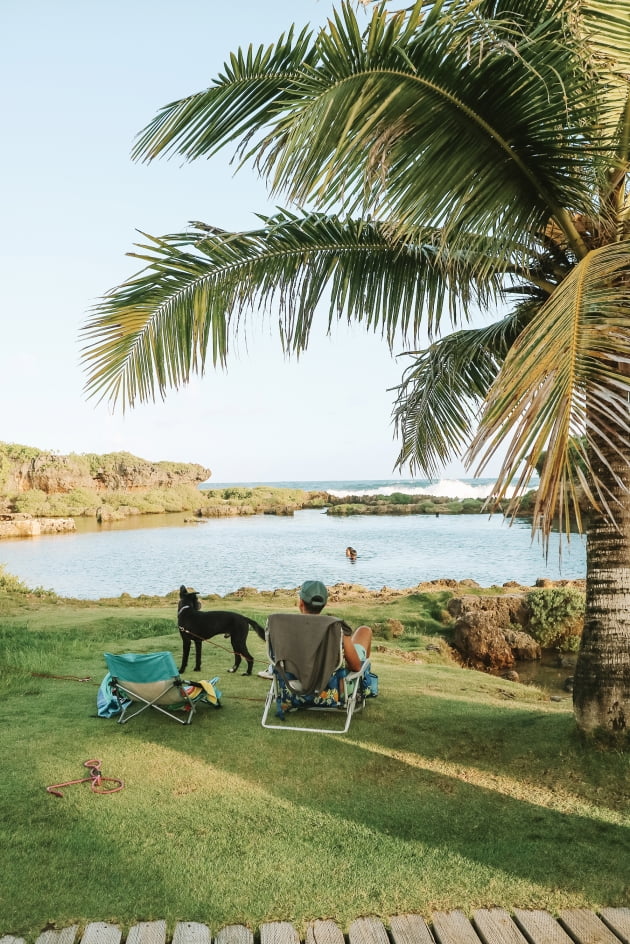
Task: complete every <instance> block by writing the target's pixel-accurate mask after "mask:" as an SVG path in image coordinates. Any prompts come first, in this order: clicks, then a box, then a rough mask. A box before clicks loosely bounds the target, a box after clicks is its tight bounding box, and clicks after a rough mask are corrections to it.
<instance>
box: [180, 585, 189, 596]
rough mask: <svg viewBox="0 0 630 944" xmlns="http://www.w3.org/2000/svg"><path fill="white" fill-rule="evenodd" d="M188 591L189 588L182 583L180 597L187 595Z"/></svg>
mask: <svg viewBox="0 0 630 944" xmlns="http://www.w3.org/2000/svg"><path fill="white" fill-rule="evenodd" d="M187 593H188V590H187V589H186V587H185V586H184V584H182V585H181V587H180V588H179V595H180V597H185V596H186V594H187Z"/></svg>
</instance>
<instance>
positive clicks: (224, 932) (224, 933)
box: [173, 924, 254, 944]
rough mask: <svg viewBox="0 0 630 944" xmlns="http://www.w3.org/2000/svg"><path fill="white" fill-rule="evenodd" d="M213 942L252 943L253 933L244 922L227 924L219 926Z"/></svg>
mask: <svg viewBox="0 0 630 944" xmlns="http://www.w3.org/2000/svg"><path fill="white" fill-rule="evenodd" d="M215 942H216V944H254V935H253V934H252V932H251V931H250V930H249V928H246V927H245V925H244V924H228V925H226V926H225V927H224V928H221V930H220V931H219V933H218V934H217V936H216V937H215ZM173 944H175V942H173Z"/></svg>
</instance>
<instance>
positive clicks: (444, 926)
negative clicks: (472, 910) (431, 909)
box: [431, 909, 479, 944]
mask: <svg viewBox="0 0 630 944" xmlns="http://www.w3.org/2000/svg"><path fill="white" fill-rule="evenodd" d="M431 919H432V923H433V936H434V937H435V938H436V939H437V940H438V942H439V944H479V938H478V937H477V934H476V933H475V930H474V928H473V926H472V924H471V923H470V921H469V920H468V918H467V917H466V915H465V914H464V912H463V911H459V910H457V909H456V910H455V911H436V912H435V913H434V914H433V915H431Z"/></svg>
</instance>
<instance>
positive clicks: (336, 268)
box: [83, 212, 498, 407]
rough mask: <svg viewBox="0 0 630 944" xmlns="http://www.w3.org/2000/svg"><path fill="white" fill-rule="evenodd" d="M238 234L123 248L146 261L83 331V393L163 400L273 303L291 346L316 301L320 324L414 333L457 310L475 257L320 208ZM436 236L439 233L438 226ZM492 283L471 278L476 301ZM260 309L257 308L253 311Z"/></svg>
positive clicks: (128, 400)
mask: <svg viewBox="0 0 630 944" xmlns="http://www.w3.org/2000/svg"><path fill="white" fill-rule="evenodd" d="M261 219H262V222H263V226H262V228H261V229H258V230H253V231H251V232H247V233H224V232H220V231H211V232H207V230H208V228H202V224H198V226H197V229H196V231H195V232H193V233H183V234H174V235H171V236H168V237H164V238H162V239H153V238H151V237H147V239H148V240H149V241H148V242H147V243H145V244H144V245H141V246H139V249H140V250H141V251H140V252H136V253H132V255H134V256H135V257H136V258H138V259H141V260H142V261H143V262H144V263H145V268H144V269H143V270H142V271H141V272H139V273H138V274H137V275H136V276H134V277H133V278H131V279H130V280H129V281H127V282H125V283H124V284H123V285H121V286H119V287H118V288H116V289H113V290H112V291H111V292H110V293H109V294H108V295H106V296H105V297H104V298H103V300H102V301H101V302H100V303H99V304H98V305H97V306H96V307H95V309H94V310H93V312H92V315H91V317H90V319H89V321H88V323H87V324H86V326H85V328H84V332H83V336H84V340H85V342H86V343H85V346H84V349H83V358H84V362H85V366H86V369H87V370H88V373H89V380H88V383H87V386H86V389H87V391H88V393H89V394H90V395H94V394H98V395H100V396H102V397H107V398H109V399H110V400H111V401H112V402H114V403H115V402H118V401H119V402H121V403H122V405H123V407H125V406H127V405H132V404H133V403H134V402H135V401H136V400H140V401H145V400H149V399H154V398H155V397H156V395H160V396H164V394H165V391H166V390H167V389H168V388H169V387H177V386H178V385H180V384H182V383H186V382H187V381H188V380H189V379H190V376H191V374H192V373H203V370H204V367H205V361H206V356H207V351H208V349H210V351H211V358H212V363H213V364H214V365H217V364H225V362H226V358H227V355H228V349H229V340H230V336H231V334H232V333H236V331H237V330H238V329H239V327H240V326H241V322H242V320H243V319H245V318H246V317H264V316H265V314H267V315H269V314H270V313H271V312H272V311H273V312H274V314H275V316H276V317H277V319H278V326H279V330H280V334H281V337H282V340H283V344H284V347H285V349H286V350H289V351H290V350H292V351H294V352H296V353H298V354H299V352H300V351H303V350H304V349H305V348H306V346H307V344H308V339H309V336H310V332H311V328H312V325H313V320H314V317H315V313H316V310H317V307H318V305H319V304H320V302H324V303H326V304H327V305H328V309H329V313H328V326H329V327H330V325H331V324H332V322H333V321H334V320H336V319H339V318H341V317H342V316H343V317H345V318H347V319H348V320H356V321H359V322H361V323H363V324H365V326H366V327H367V328H368V329H369V330H371V331H379V332H380V333H381V334H382V335H383V336H384V338H385V339H386V341H387V343H388V344H389V345H390V346H391V345H392V344H393V343H394V340H395V338H397V337H399V336H400V335H402V336H405V335H409V336H410V337H411V338H412V339H413V338H415V332H416V329H417V326H418V325H419V324H420V322H421V318H422V316H423V315H425V316H426V317H427V318H428V323H429V325H432V324H433V323H435V324H437V323H439V318H440V317H441V314H442V311H443V310H450V311H451V312H452V314H453V317H455V312H456V311H457V312H459V313H461V315H462V316H464V317H465V313H466V310H467V305H468V304H469V303H470V300H471V299H470V293H469V292H467V291H466V290H465V289H463V286H465V285H466V284H467V283H470V282H471V281H472V277H471V273H474V272H475V270H476V268H477V267H478V266H479V260H478V259H477V258H476V257H474V256H473V255H472V254H471V253H469V254H467V255H464V254H462V255H461V256H460V258H459V259H458V260H452V261H451V264H450V265H445V264H444V259H443V254H442V252H441V250H440V248H439V246H438V245H436V234H435V233H434V232H433V231H429V232H428V233H426V234H424V235H425V239H424V240H422V239H421V236H422V235H423V234H417V235H418V239H417V241H416V242H414V243H412V242H409V241H407V242H403V241H400V240H398V241H396V240H393V239H392V236H391V232H390V230H389V229H387V228H386V227H384V226H383V225H382V224H378V223H370V222H365V221H362V220H359V221H353V220H349V221H348V220H346V221H341V220H339V219H338V218H336V217H326V216H322V215H320V214H310V215H301V216H296V215H292V214H289V213H286V212H281V213H279V214H278V215H277V216H275V217H270V218H264V217H262V218H261ZM438 235H439V234H438ZM497 287H498V282H497V280H496V279H495V280H494V281H490V282H488V283H487V284H484V283H483V281H482V280H480V279H477V284H476V285H475V288H474V299H475V301H477V302H482V303H484V304H485V302H486V301H487V299H488V297H490V295H491V294H492V293H493V292H496V291H497ZM254 313H257V314H254Z"/></svg>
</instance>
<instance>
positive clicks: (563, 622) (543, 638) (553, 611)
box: [527, 587, 584, 652]
mask: <svg viewBox="0 0 630 944" xmlns="http://www.w3.org/2000/svg"><path fill="white" fill-rule="evenodd" d="M527 605H528V607H529V614H530V615H529V626H528V631H529V633H530V634H531V635H532V636H533V637H534V639H535V640H536V641H537V642H539V643H540V645H541V646H542V647H543V649H560V650H561V651H565V652H567V651H569V652H576V651H577V649H578V647H579V644H580V636H581V635H582V626H583V623H584V593H583V592H582V591H580V590H576V589H575V588H573V587H553V588H550V589H544V590H543V589H537V590H531V591H530V592H529V593H528V594H527Z"/></svg>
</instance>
